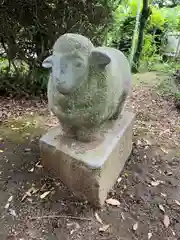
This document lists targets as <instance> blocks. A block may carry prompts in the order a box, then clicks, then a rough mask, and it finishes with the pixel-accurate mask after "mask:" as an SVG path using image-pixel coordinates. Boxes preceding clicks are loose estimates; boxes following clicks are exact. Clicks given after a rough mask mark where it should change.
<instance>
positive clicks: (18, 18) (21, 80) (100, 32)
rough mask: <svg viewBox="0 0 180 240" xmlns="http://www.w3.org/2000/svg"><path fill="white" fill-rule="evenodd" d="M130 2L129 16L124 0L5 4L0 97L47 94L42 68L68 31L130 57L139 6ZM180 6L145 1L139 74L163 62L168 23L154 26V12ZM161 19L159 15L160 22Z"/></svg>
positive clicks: (0, 2) (11, 0)
mask: <svg viewBox="0 0 180 240" xmlns="http://www.w3.org/2000/svg"><path fill="white" fill-rule="evenodd" d="M130 2H131V5H130V8H131V9H130V10H131V11H129V12H128V13H124V12H122V11H121V10H122V9H126V8H128V4H129V1H125V0H124V1H117V0H108V1H107V0H96V1H91V0H66V1H64V0H63V1H62V0H0V26H1V27H0V94H1V95H2V94H6V95H9V94H11V95H16V96H17V95H19V96H22V95H24V96H31V95H34V96H41V95H43V94H44V93H45V92H46V86H47V80H48V72H47V71H46V70H44V69H42V67H41V63H42V61H43V59H44V58H45V57H46V56H47V55H48V54H49V53H50V52H51V48H52V46H53V44H54V42H55V40H56V39H57V38H58V37H59V36H60V35H61V34H64V33H66V32H74V33H80V34H84V35H85V36H87V37H89V38H90V39H92V41H93V43H94V44H96V45H100V44H107V45H110V46H113V47H116V48H118V49H120V50H122V51H123V52H124V53H125V54H126V55H127V56H129V54H130V52H131V46H132V38H133V31H134V26H135V22H136V9H137V4H138V1H137V0H134V1H130ZM178 4H179V1H176V0H172V2H171V4H170V3H168V4H165V1H161V0H156V1H153V2H152V1H148V0H142V10H141V15H140V25H139V35H138V36H137V45H136V46H137V47H136V51H135V54H134V58H133V59H134V62H133V64H134V66H135V69H136V70H139V65H140V64H141V60H142V59H143V62H149V61H150V60H151V62H154V59H157V56H158V57H160V51H159V49H160V46H161V39H162V37H163V35H164V33H165V31H166V30H167V29H168V28H166V27H165V26H166V25H167V23H166V22H163V24H162V25H161V26H158V27H157V26H155V24H153V22H152V21H151V20H150V17H151V15H152V13H153V12H152V8H153V7H156V8H157V9H158V11H160V9H161V8H164V7H166V8H174V7H177V6H178ZM134 8H135V10H134ZM117 9H120V10H118V11H117ZM117 17H118V18H119V20H118V21H117ZM158 17H160V16H159V15H157V14H156V18H157V22H158ZM162 18H163V17H162ZM148 44H149V48H148ZM150 47H151V49H150ZM147 52H148V53H149V52H151V55H152V56H153V59H152V57H151V59H150V56H149V58H148V59H147V58H145V57H144V58H143V56H147ZM149 55H150V54H149Z"/></svg>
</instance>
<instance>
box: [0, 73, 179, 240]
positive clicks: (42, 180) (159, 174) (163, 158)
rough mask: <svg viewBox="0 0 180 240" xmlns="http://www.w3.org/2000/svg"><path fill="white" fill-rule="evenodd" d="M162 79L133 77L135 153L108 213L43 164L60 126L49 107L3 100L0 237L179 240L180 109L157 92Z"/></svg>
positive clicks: (4, 239)
mask: <svg viewBox="0 0 180 240" xmlns="http://www.w3.org/2000/svg"><path fill="white" fill-rule="evenodd" d="M163 77H164V76H161V75H160V74H157V73H145V74H140V75H136V76H135V78H134V90H133V94H132V97H131V99H130V101H129V102H130V103H129V104H130V105H131V106H132V108H133V111H134V112H135V113H136V122H135V126H134V136H133V151H132V154H131V156H130V158H129V160H128V161H127V163H126V166H125V168H124V170H123V172H122V173H121V175H120V178H119V179H118V181H117V183H116V185H115V187H114V188H113V189H112V190H111V191H110V193H109V196H108V198H114V199H116V200H118V201H119V202H120V206H118V207H116V206H111V205H107V204H105V206H104V207H103V208H102V209H101V210H96V209H92V208H91V206H90V205H89V204H88V203H87V202H81V201H78V200H77V199H75V197H74V196H73V194H72V193H70V192H69V191H68V189H66V187H65V186H63V185H62V184H61V183H60V182H59V181H58V180H57V179H51V178H50V177H48V173H47V172H46V171H45V170H44V169H43V168H42V166H41V165H40V164H39V160H40V159H39V147H38V139H39V136H40V135H41V134H42V133H43V132H45V131H46V130H47V128H49V127H52V126H53V125H54V124H56V120H55V119H54V118H52V117H51V116H49V115H48V114H47V110H46V108H47V104H46V102H45V101H44V102H43V101H41V102H40V101H38V100H34V101H27V100H26V101H25V100H19V101H18V100H12V99H4V98H1V99H0V117H1V119H0V120H1V122H0V124H1V125H0V240H34V239H37V240H40V239H42V240H46V239H47V240H132V239H133V240H135V239H138V240H147V239H152V240H178V239H180V151H179V149H180V112H178V111H177V109H176V108H175V107H174V102H173V100H170V99H168V100H166V99H164V98H162V96H161V95H159V94H158V91H157V89H156V88H155V87H154V86H155V85H156V84H157V83H158V82H159V81H160V80H162V79H163ZM178 151H179V152H178Z"/></svg>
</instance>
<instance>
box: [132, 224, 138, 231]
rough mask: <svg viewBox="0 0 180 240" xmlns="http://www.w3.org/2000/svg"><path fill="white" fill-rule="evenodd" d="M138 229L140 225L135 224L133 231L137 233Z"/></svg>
mask: <svg viewBox="0 0 180 240" xmlns="http://www.w3.org/2000/svg"><path fill="white" fill-rule="evenodd" d="M137 229H138V223H135V224H134V225H133V230H134V231H136V230H137Z"/></svg>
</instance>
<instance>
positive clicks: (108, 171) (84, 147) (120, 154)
mask: <svg viewBox="0 0 180 240" xmlns="http://www.w3.org/2000/svg"><path fill="white" fill-rule="evenodd" d="M133 122H134V114H133V113H130V112H124V114H123V116H122V118H121V119H119V120H116V121H114V122H109V123H107V124H106V126H104V128H103V131H102V136H103V138H102V140H99V141H95V142H91V143H81V142H78V141H75V140H74V139H69V138H67V137H65V136H63V135H62V131H61V128H60V127H59V126H57V127H55V128H52V129H50V130H49V131H48V133H47V134H45V135H44V136H43V137H42V138H41V139H40V152H41V161H42V165H43V166H44V167H45V168H46V169H47V170H49V171H50V172H51V173H52V174H53V175H54V176H56V177H58V178H59V179H60V180H61V181H62V182H63V183H64V184H65V185H66V186H67V187H68V188H69V189H70V190H71V191H72V192H73V193H74V194H75V195H76V196H77V197H79V198H80V199H86V200H88V201H89V202H90V203H91V204H93V205H95V206H101V205H103V204H104V201H105V199H106V197H107V194H108V192H109V190H110V189H111V188H112V187H113V185H114V184H115V182H116V179H117V178H118V176H119V174H120V172H121V170H122V169H123V167H124V164H125V162H126V160H127V159H128V157H129V155H130V153H131V150H132V127H133Z"/></svg>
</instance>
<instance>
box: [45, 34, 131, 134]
mask: <svg viewBox="0 0 180 240" xmlns="http://www.w3.org/2000/svg"><path fill="white" fill-rule="evenodd" d="M93 48H94V46H93V44H92V43H91V41H90V40H89V39H87V38H85V37H84V36H81V35H78V34H65V35H63V36H61V37H60V38H59V39H58V40H57V41H56V43H55V44H54V47H53V52H56V53H61V54H65V53H67V52H71V51H74V50H75V49H77V50H78V51H80V52H81V54H83V55H84V56H85V57H86V58H89V56H90V53H91V51H92V49H93ZM96 49H97V50H99V51H103V52H105V53H106V54H107V55H108V56H109V57H110V58H111V62H110V64H108V65H107V66H106V67H105V68H103V69H101V68H99V67H98V66H97V65H96V64H93V63H92V64H91V65H89V66H88V69H87V70H86V73H87V74H86V76H84V82H83V83H82V84H81V85H80V86H78V88H77V89H76V91H75V92H73V93H70V94H67V95H63V94H61V93H59V92H58V91H57V89H55V87H54V86H53V81H52V79H51V76H50V78H49V83H48V101H49V108H50V110H51V111H52V112H53V113H54V114H55V115H56V116H57V118H58V119H59V121H60V122H61V123H62V124H63V125H66V126H69V127H73V128H75V129H77V130H80V129H83V128H84V129H86V128H87V129H88V130H89V129H91V128H98V127H99V126H100V125H101V124H102V123H103V122H104V121H106V120H108V119H110V118H112V117H113V116H116V117H117V116H118V115H119V114H120V112H121V111H122V109H123V106H124V103H125V100H126V97H127V95H128V92H129V90H130V88H131V71H130V66H129V63H128V61H127V59H126V57H125V56H124V55H123V53H122V52H120V51H119V50H116V49H113V48H108V47H98V48H96Z"/></svg>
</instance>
